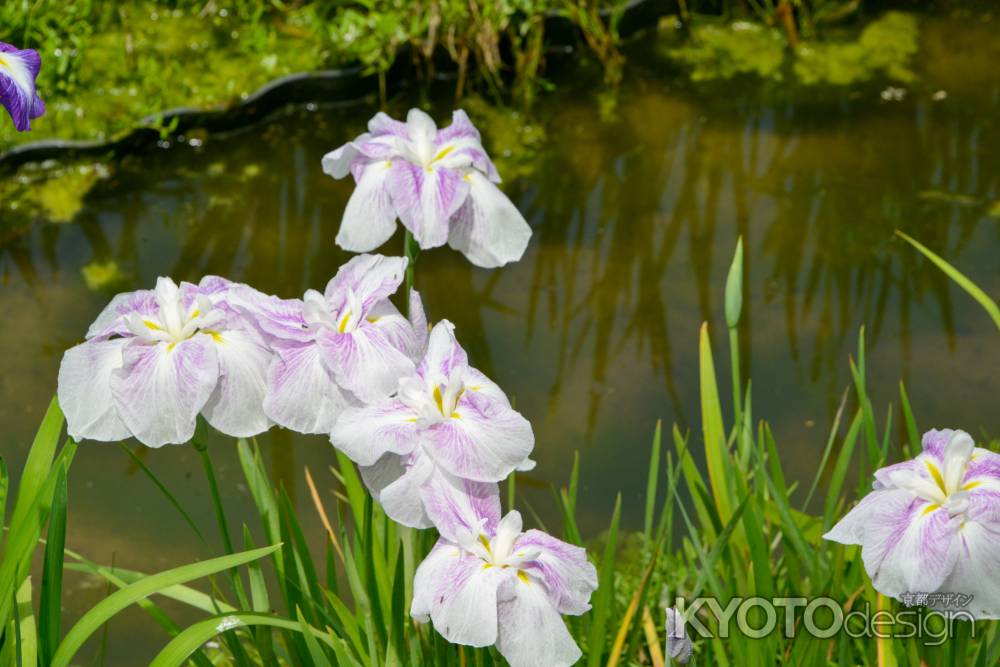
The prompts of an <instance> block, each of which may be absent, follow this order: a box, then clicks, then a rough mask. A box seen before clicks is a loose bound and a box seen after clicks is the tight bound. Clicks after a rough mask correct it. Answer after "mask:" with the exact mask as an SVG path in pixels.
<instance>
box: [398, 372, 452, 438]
mask: <svg viewBox="0 0 1000 667" xmlns="http://www.w3.org/2000/svg"><path fill="white" fill-rule="evenodd" d="M462 375H463V373H462V372H461V370H459V369H454V370H452V372H451V375H450V376H449V377H448V378H447V379H446V380H444V381H443V382H436V381H434V380H427V381H420V380H419V379H417V378H409V379H408V380H404V381H402V382H401V383H400V387H399V400H401V401H402V402H403V403H404V404H405V405H407V406H408V407H410V408H411V409H413V411H414V412H416V413H417V415H418V417H417V419H418V421H421V422H424V423H425V424H436V423H438V422H442V421H445V420H447V419H461V418H462V415H461V413H460V412H459V411H458V402H459V401H460V400H461V399H462V395H463V394H465V391H466V387H465V383H464V381H463V379H462Z"/></svg>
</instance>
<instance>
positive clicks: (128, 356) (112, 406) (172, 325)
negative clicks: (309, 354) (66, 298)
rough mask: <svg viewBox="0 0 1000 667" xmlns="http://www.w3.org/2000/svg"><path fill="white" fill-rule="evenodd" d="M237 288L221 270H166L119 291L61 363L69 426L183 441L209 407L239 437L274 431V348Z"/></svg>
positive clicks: (113, 436) (215, 420) (97, 434)
mask: <svg viewBox="0 0 1000 667" xmlns="http://www.w3.org/2000/svg"><path fill="white" fill-rule="evenodd" d="M233 287H234V285H233V283H230V282H229V281H227V280H225V279H223V278H218V277H214V276H209V277H206V278H203V279H202V281H201V282H200V283H199V284H197V285H194V284H191V283H186V282H182V283H181V284H180V286H178V285H177V284H176V283H174V281H173V280H171V279H170V278H159V279H157V282H156V289H155V290H139V291H137V292H128V293H125V294H119V295H118V296H116V297H115V298H114V299H113V300H112V301H111V303H109V304H108V305H107V307H106V308H105V309H104V311H103V312H102V313H101V314H100V315H99V316H98V317H97V320H96V321H95V322H94V323H93V324H92V325H91V326H90V330H89V331H88V332H87V336H86V341H85V342H83V343H81V344H80V345H77V346H76V347H73V348H71V349H69V350H67V351H66V353H65V355H64V356H63V359H62V364H61V365H60V367H59V389H58V394H59V405H60V406H61V408H62V410H63V412H64V413H65V415H66V422H67V428H68V431H69V434H70V435H71V436H72V437H73V438H75V439H77V440H80V439H90V440H104V441H113V440H122V439H124V438H127V437H129V436H133V437H135V438H136V439H137V440H139V441H140V442H141V443H143V444H144V445H148V446H150V447H159V446H161V445H165V444H179V443H184V442H187V441H188V440H190V439H191V436H192V435H194V429H195V421H196V419H197V416H198V415H199V414H201V415H203V416H204V417H205V419H206V420H207V421H208V423H209V424H211V425H212V426H213V427H214V428H215V429H216V430H218V431H221V432H222V433H225V434H228V435H232V436H236V437H249V436H253V435H257V434H258V433H261V432H263V431H265V430H267V429H268V427H269V426H270V421H269V420H268V418H267V417H266V416H265V414H264V411H263V409H262V407H261V406H262V403H263V400H264V390H265V377H266V373H267V367H268V364H269V363H270V361H271V352H270V350H268V348H267V346H266V345H265V343H264V341H263V340H262V339H261V337H260V336H259V334H258V333H257V331H256V329H255V328H254V327H253V326H252V324H251V323H249V322H248V321H247V320H246V318H245V317H244V316H243V315H242V314H241V313H240V312H239V311H238V310H237V309H235V308H233V307H232V305H231V304H230V303H229V302H228V297H229V294H230V292H231V290H232V289H233ZM241 289H249V288H246V287H245V286H243V287H241Z"/></svg>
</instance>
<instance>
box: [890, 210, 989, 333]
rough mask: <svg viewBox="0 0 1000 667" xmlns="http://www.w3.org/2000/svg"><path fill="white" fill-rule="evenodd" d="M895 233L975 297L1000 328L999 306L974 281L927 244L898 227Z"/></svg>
mask: <svg viewBox="0 0 1000 667" xmlns="http://www.w3.org/2000/svg"><path fill="white" fill-rule="evenodd" d="M896 235H897V236H899V237H900V238H901V239H903V240H904V241H906V242H907V243H909V244H910V245H912V246H913V247H914V248H916V249H917V250H919V251H920V252H921V253H922V254H923V255H924V257H926V258H927V259H929V260H930V261H931V262H933V263H934V264H935V266H937V267H938V268H939V269H941V270H942V271H944V273H945V275H947V276H948V277H949V278H951V279H952V280H953V281H954V282H955V283H956V284H957V285H958V286H959V287H961V288H962V289H964V290H965V291H966V292H967V293H968V294H969V296H971V297H972V298H973V299H975V300H976V302H977V303H979V305H980V306H982V307H983V310H985V311H986V313H987V314H988V315H989V316H990V318H991V319H992V320H993V324H995V325H996V327H997V329H1000V306H998V305H997V302H996V301H994V300H993V299H991V298H990V297H989V296H988V295H987V294H986V292H984V291H983V290H982V289H980V288H979V286H978V285H976V284H975V283H974V282H972V281H971V280H969V278H967V277H966V276H965V275H964V274H963V273H962V272H961V271H959V270H958V269H956V268H955V267H954V266H952V265H951V264H949V263H948V262H947V261H946V260H945V259H944V258H942V257H940V256H939V255H937V254H935V253H934V252H933V251H931V250H930V249H929V248H928V247H927V246H925V245H923V244H922V243H920V242H919V241H917V240H916V239H913V238H911V237H910V236H907V235H906V234H904V233H903V232H901V231H899V230H898V229H897V230H896Z"/></svg>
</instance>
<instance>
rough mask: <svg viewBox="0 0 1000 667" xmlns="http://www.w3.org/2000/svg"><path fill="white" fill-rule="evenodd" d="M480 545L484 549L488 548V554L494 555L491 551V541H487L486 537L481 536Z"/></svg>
mask: <svg viewBox="0 0 1000 667" xmlns="http://www.w3.org/2000/svg"><path fill="white" fill-rule="evenodd" d="M479 543H480V544H482V545H483V546H484V547H486V553H493V552H492V551H491V550H490V541H489V540H488V539H486V536H485V535H480V536H479Z"/></svg>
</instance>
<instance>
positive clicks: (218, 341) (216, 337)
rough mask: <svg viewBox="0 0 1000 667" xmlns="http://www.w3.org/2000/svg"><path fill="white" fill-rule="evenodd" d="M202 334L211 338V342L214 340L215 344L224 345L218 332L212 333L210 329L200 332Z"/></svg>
mask: <svg viewBox="0 0 1000 667" xmlns="http://www.w3.org/2000/svg"><path fill="white" fill-rule="evenodd" d="M202 333H206V334H208V335H209V336H211V337H212V340H214V341H215V342H216V343H224V342H225V341H224V340H222V334H220V333H219V332H218V331H212V330H211V329H205V330H204V331H202Z"/></svg>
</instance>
